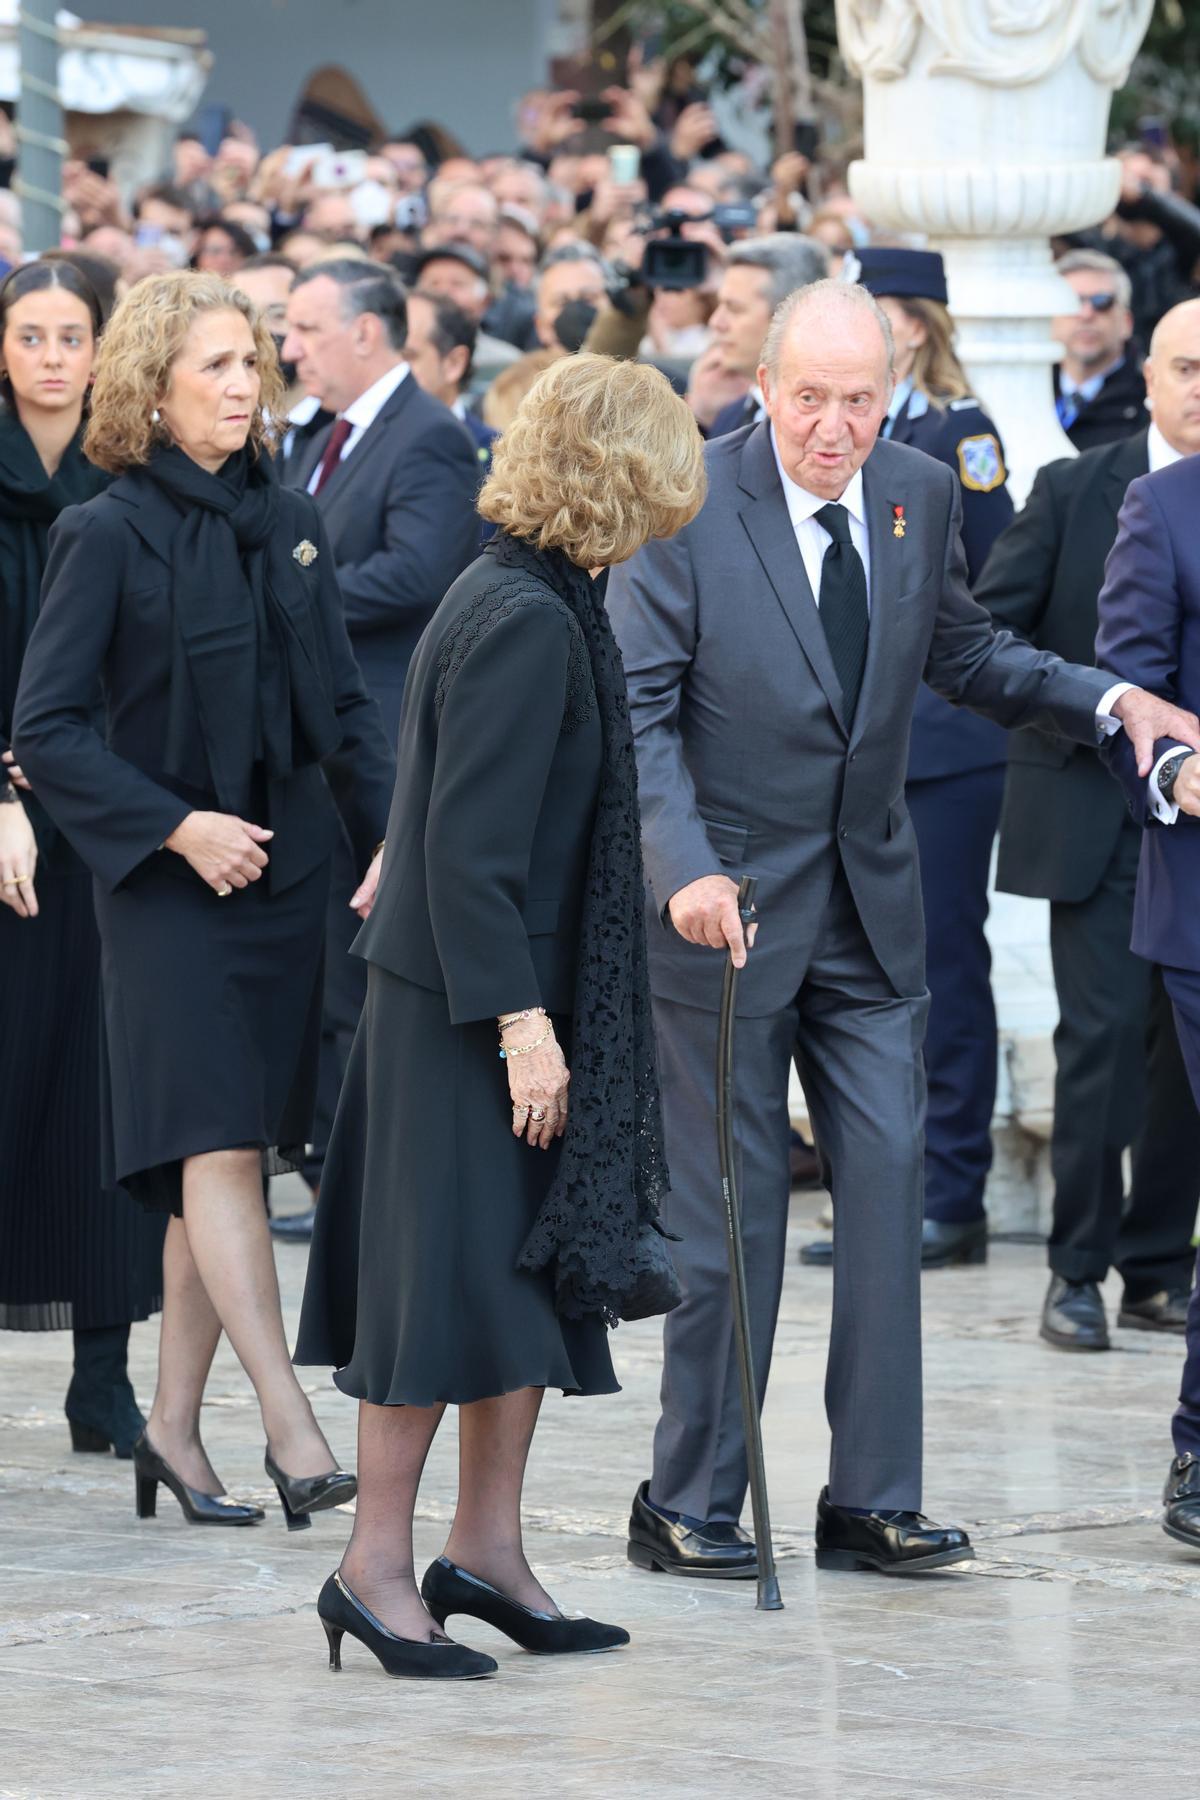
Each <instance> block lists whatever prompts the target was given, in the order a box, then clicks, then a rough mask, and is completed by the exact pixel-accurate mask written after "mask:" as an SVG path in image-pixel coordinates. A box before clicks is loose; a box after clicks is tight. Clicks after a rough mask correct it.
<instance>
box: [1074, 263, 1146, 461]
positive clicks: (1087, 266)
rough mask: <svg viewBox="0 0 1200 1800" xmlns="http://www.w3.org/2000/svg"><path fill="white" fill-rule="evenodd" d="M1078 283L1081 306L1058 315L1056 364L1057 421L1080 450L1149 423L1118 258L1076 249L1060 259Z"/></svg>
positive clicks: (1127, 292)
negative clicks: (1058, 355)
mask: <svg viewBox="0 0 1200 1800" xmlns="http://www.w3.org/2000/svg"><path fill="white" fill-rule="evenodd" d="M1054 267H1055V269H1056V271H1057V272H1058V274H1060V275H1061V276H1062V277H1063V279H1064V280H1065V281H1066V283H1067V286H1068V287H1070V288H1073V289H1074V291H1075V295H1076V297H1077V299H1078V301H1079V307H1078V310H1077V311H1076V312H1072V313H1064V314H1062V316H1061V317H1059V318H1057V319H1055V321H1054V335H1055V337H1056V338H1057V339H1058V341H1059V343H1060V344H1061V345H1062V346H1063V354H1062V361H1061V362H1059V363H1056V364H1055V365H1054V406H1055V410H1056V411H1057V413H1058V422H1059V424H1060V425H1061V426H1062V428H1063V430H1064V431H1065V432H1066V434H1067V436H1068V437H1069V438H1070V440H1071V442H1072V443H1073V444H1074V446H1075V448H1076V449H1077V450H1094V449H1096V447H1097V445H1099V444H1111V443H1114V442H1115V441H1116V440H1117V439H1118V438H1124V437H1131V436H1132V435H1133V434H1134V433H1135V432H1140V431H1141V430H1142V428H1143V427H1144V425H1145V423H1146V384H1145V381H1144V380H1143V378H1142V371H1141V366H1140V362H1139V356H1138V350H1137V346H1136V345H1135V343H1134V338H1133V314H1132V312H1131V311H1130V309H1129V302H1130V296H1131V294H1132V292H1133V289H1132V286H1131V284H1130V280H1129V277H1128V275H1127V274H1126V273H1125V271H1124V269H1123V268H1122V267H1121V265H1120V263H1119V262H1118V261H1117V260H1116V258H1115V257H1112V256H1105V255H1104V254H1103V252H1102V251H1099V250H1070V251H1068V252H1067V254H1066V256H1063V257H1060V258H1059V260H1058V262H1057V263H1055V265H1054Z"/></svg>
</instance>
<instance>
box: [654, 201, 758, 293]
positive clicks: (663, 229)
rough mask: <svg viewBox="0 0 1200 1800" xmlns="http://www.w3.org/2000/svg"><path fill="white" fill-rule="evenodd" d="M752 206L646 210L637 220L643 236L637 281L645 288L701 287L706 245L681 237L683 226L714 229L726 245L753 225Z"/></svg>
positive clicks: (706, 265)
mask: <svg viewBox="0 0 1200 1800" xmlns="http://www.w3.org/2000/svg"><path fill="white" fill-rule="evenodd" d="M755 218H756V215H755V211H754V208H753V207H752V206H749V205H743V206H714V207H713V209H712V211H711V212H710V213H701V214H696V213H685V212H675V211H670V212H664V211H662V209H661V208H658V207H655V208H653V209H647V210H645V211H643V212H642V213H640V214H639V216H638V229H639V230H640V231H643V232H645V234H646V249H645V252H644V254H643V256H642V267H641V275H640V279H641V282H642V284H643V286H645V287H648V288H673V289H675V290H676V291H680V290H683V289H686V288H698V287H703V285H704V283H705V281H706V280H707V279H708V245H707V244H695V243H693V242H692V241H691V239H690V238H686V237H684V235H683V228H684V226H685V225H700V224H705V225H708V224H711V225H715V226H716V228H717V230H718V231H719V232H720V234H721V236H722V238H723V239H724V241H725V242H726V243H727V244H731V243H733V241H734V239H735V238H737V237H739V236H741V234H742V233H743V232H746V231H752V230H753V229H754V224H755Z"/></svg>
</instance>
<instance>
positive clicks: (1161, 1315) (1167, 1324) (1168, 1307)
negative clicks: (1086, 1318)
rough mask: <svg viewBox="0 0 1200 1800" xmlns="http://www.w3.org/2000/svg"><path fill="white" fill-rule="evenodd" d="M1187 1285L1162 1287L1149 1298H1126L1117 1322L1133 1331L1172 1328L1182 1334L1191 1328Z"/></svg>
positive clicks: (1168, 1329)
mask: <svg viewBox="0 0 1200 1800" xmlns="http://www.w3.org/2000/svg"><path fill="white" fill-rule="evenodd" d="M1190 1299H1191V1293H1190V1291H1189V1290H1188V1289H1187V1288H1175V1289H1174V1290H1171V1289H1168V1288H1162V1289H1160V1291H1159V1292H1158V1293H1157V1294H1149V1295H1148V1296H1147V1297H1146V1299H1145V1300H1122V1302H1121V1310H1120V1312H1119V1313H1118V1314H1117V1324H1118V1325H1123V1326H1124V1327H1125V1328H1126V1330H1130V1331H1168V1332H1173V1333H1174V1334H1175V1336H1176V1337H1182V1336H1183V1334H1184V1332H1185V1331H1186V1330H1187V1311H1188V1301H1189V1300H1190Z"/></svg>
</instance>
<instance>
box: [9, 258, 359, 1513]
mask: <svg viewBox="0 0 1200 1800" xmlns="http://www.w3.org/2000/svg"><path fill="white" fill-rule="evenodd" d="M280 392H281V381H280V376H279V370H278V365H277V361H276V355H275V348H274V344H273V343H272V340H271V337H270V335H269V333H268V332H267V330H266V328H265V327H264V325H263V324H262V323H261V321H260V320H259V319H258V317H257V315H256V314H255V312H254V309H253V307H252V305H251V303H250V301H249V300H248V299H246V298H245V296H244V295H242V294H239V293H238V292H236V291H235V290H234V289H233V288H231V287H229V286H227V284H226V283H225V282H224V281H222V280H221V279H220V278H219V277H217V276H214V275H203V274H196V273H191V272H188V271H181V272H179V273H176V274H171V275H161V276H155V277H152V278H150V279H148V280H146V281H142V282H139V283H138V285H137V286H136V287H135V288H134V289H133V290H132V291H131V292H130V294H129V295H128V296H127V297H126V299H125V300H123V301H122V302H121V304H120V306H119V307H118V308H117V310H116V312H115V313H114V314H113V317H112V320H111V322H110V324H109V326H108V330H107V332H106V334H105V337H104V339H103V342H102V345H101V349H100V354H99V357H98V360H97V366H96V380H95V385H94V389H93V399H92V409H91V417H90V421H89V424H88V429H87V436H86V440H85V448H86V450H87V452H88V454H89V455H90V457H91V458H92V460H93V462H95V463H97V464H99V466H100V467H101V468H102V469H105V470H107V471H109V472H110V473H111V474H113V475H115V476H116V477H117V479H116V480H115V481H114V482H113V483H112V485H111V487H109V489H108V490H107V492H106V493H102V494H100V495H98V496H97V497H96V498H95V499H93V500H90V501H89V502H88V503H87V504H86V505H82V506H73V507H68V508H67V509H66V510H65V511H64V512H63V513H62V515H61V517H60V518H59V520H58V523H57V524H56V525H55V526H54V528H53V530H52V531H51V533H50V555H49V561H48V565H47V570H46V579H45V585H44V589H43V596H42V607H41V613H40V616H39V619H38V622H37V625H36V627H35V629H34V632H33V635H32V638H31V639H30V643H29V648H28V651H27V654H26V657H25V664H24V669H23V671H22V676H21V684H20V689H19V691H18V694H17V700H16V711H15V720H14V726H13V748H14V751H15V753H16V756H17V759H18V762H19V764H20V766H21V768H22V769H23V770H24V772H25V774H26V776H27V777H28V779H29V781H30V782H31V784H32V786H33V789H34V791H35V793H36V794H37V795H38V798H39V800H40V801H41V803H42V804H43V805H44V807H45V808H46V811H47V812H48V814H49V815H50V817H51V819H52V820H53V821H54V823H55V825H56V826H57V827H58V829H59V830H60V831H61V832H62V833H63V835H64V836H65V837H66V839H67V840H68V842H69V843H70V844H71V845H72V846H73V848H74V849H75V850H76V851H77V852H78V854H79V855H80V856H81V857H82V859H83V861H84V862H85V863H86V864H87V865H88V867H89V868H90V869H91V871H92V875H93V877H94V894H95V903H96V918H97V923H98V925H99V928H100V940H101V950H102V988H103V1000H104V1017H105V1032H104V1043H103V1053H104V1060H105V1064H106V1068H105V1076H106V1079H105V1081H104V1093H105V1096H106V1115H107V1116H106V1119H105V1130H104V1136H105V1138H106V1140H107V1143H108V1145H109V1148H110V1155H111V1161H112V1168H111V1174H112V1175H113V1177H114V1178H115V1179H116V1180H117V1181H118V1182H119V1183H120V1184H121V1185H122V1186H123V1187H124V1188H126V1189H127V1190H128V1192H129V1193H130V1194H132V1195H133V1196H134V1198H135V1199H137V1200H139V1201H141V1202H143V1203H144V1204H145V1205H146V1206H148V1207H150V1208H152V1209H155V1210H156V1211H158V1212H159V1213H160V1214H164V1213H165V1214H169V1215H170V1222H169V1224H168V1226H167V1234H166V1248H165V1252H164V1258H163V1322H162V1336H161V1340H160V1350H159V1379H158V1389H157V1392H156V1394H155V1399H154V1405H153V1408H152V1410H151V1413H150V1418H149V1421H148V1423H147V1428H146V1431H145V1433H144V1434H143V1436H142V1437H141V1438H139V1440H138V1442H137V1443H136V1444H135V1446H134V1452H133V1455H134V1468H135V1473H136V1478H137V1506H138V1513H139V1515H140V1516H142V1517H147V1516H151V1515H153V1513H154V1510H155V1500H156V1496H157V1490H158V1485H159V1484H160V1483H162V1484H164V1485H165V1486H166V1487H167V1488H168V1489H169V1490H170V1491H171V1492H172V1493H173V1494H174V1495H175V1496H176V1498H177V1499H178V1501H179V1503H180V1506H181V1507H182V1509H183V1512H184V1515H185V1517H186V1518H187V1519H188V1520H190V1521H192V1522H194V1523H205V1524H216V1525H244V1524H250V1523H254V1522H256V1521H257V1520H259V1519H261V1518H262V1516H263V1515H262V1513H261V1512H260V1510H259V1509H258V1508H257V1507H255V1506H248V1505H238V1504H236V1503H235V1502H233V1501H232V1500H230V1498H229V1497H228V1496H227V1495H226V1494H225V1492H224V1489H223V1488H222V1486H221V1483H220V1482H219V1481H218V1479H217V1476H216V1474H215V1472H214V1470H213V1468H212V1465H211V1464H210V1462H209V1460H208V1457H207V1455H206V1454H205V1451H204V1446H203V1443H202V1441H201V1436H200V1406H201V1400H202V1398H203V1393H204V1384H205V1380H206V1378H207V1375H208V1370H209V1365H210V1364H211V1362H212V1358H213V1353H214V1351H215V1350H216V1346H217V1340H218V1338H219V1337H220V1334H221V1331H222V1329H224V1330H225V1331H226V1332H227V1333H228V1336H229V1339H230V1342H231V1343H232V1345H233V1347H234V1350H235V1351H236V1352H237V1355H238V1358H239V1360H240V1361H241V1364H242V1366H243V1368H244V1369H245V1370H246V1373H247V1374H248V1375H249V1377H250V1379H251V1381H252V1382H253V1384H254V1387H255V1390H256V1392H257V1395H258V1400H259V1404H260V1407H261V1411H262V1418H263V1424H264V1427H265V1430H266V1437H267V1459H266V1466H267V1472H268V1474H269V1475H270V1476H271V1478H272V1479H273V1480H274V1481H275V1483H276V1486H277V1487H278V1489H279V1493H280V1497H281V1499H282V1501H283V1504H284V1507H285V1511H286V1513H287V1519H288V1523H289V1526H291V1525H293V1524H296V1523H302V1524H307V1523H308V1515H309V1514H310V1513H311V1512H315V1511H318V1510H320V1509H321V1508H322V1507H327V1506H332V1505H336V1504H337V1502H338V1501H340V1500H344V1499H346V1498H348V1497H349V1496H350V1495H351V1494H352V1493H353V1491H354V1478H353V1476H351V1475H347V1474H345V1473H343V1472H342V1471H341V1470H340V1469H338V1468H336V1467H335V1465H334V1459H333V1456H332V1454H331V1452H330V1449H329V1446H328V1444H327V1443H326V1442H325V1439H324V1437H323V1436H322V1434H321V1432H320V1430H319V1428H318V1426H317V1423H316V1420H315V1419H314V1417H313V1414H312V1409H311V1407H310V1406H309V1403H308V1400H307V1399H306V1397H305V1395H304V1393H303V1391H302V1390H301V1388H300V1386H299V1384H298V1382H297V1381H296V1378H295V1374H294V1372H293V1370H292V1367H291V1364H290V1362H289V1359H288V1352H287V1344H286V1341H285V1338H284V1333H283V1322H282V1318H281V1315H280V1306H279V1291H278V1287H277V1285H276V1280H275V1267H274V1262H273V1260H272V1255H271V1246H270V1239H269V1237H268V1234H267V1220H266V1212H265V1209H264V1206H263V1190H262V1172H263V1167H264V1157H278V1158H281V1159H283V1160H285V1161H290V1160H293V1159H294V1158H295V1157H296V1155H297V1154H298V1152H299V1150H300V1149H301V1148H302V1146H303V1145H304V1142H305V1139H306V1137H307V1135H308V1130H309V1121H310V1116H311V1109H312V1098H313V1088H314V1082H315V1075H316V1057H317V1048H318V1022H319V1017H320V1001H321V968H322V946H323V941H324V917H325V897H326V890H327V887H328V883H329V869H330V858H331V853H332V847H333V843H334V840H335V835H336V833H337V830H338V814H339V813H340V815H341V821H342V823H343V824H344V826H345V828H346V830H347V832H348V834H349V837H350V840H351V842H352V843H353V845H354V847H355V849H356V851H357V853H358V857H359V863H360V867H361V868H362V869H363V870H364V871H368V866H369V865H371V866H374V864H375V862H377V858H374V852H375V850H376V849H377V847H378V845H379V841H380V839H381V838H382V836H383V828H384V824H385V820H386V812H387V804H388V796H389V793H390V789H391V772H392V759H391V756H390V754H389V751H388V747H387V741H386V738H385V736H384V733H383V728H382V725H381V724H380V721H379V716H378V711H377V708H376V706H375V703H374V702H373V701H372V700H370V699H368V697H367V695H366V693H365V691H364V689H363V686H362V682H361V679H360V677H359V673H358V669H357V667H356V665H355V663H354V659H353V657H352V655H351V652H350V646H349V643H348V641H347V638H346V632H345V626H344V623H343V619H342V608H341V598H340V595H339V593H338V588H337V582H336V579H335V577H334V572H333V566H332V559H331V557H330V555H329V552H328V549H327V547H326V545H325V541H324V538H323V535H322V532H321V527H320V523H319V520H318V515H317V512H316V509H315V508H314V506H313V504H312V502H311V501H310V500H309V499H308V498H307V497H306V496H305V495H301V494H294V493H287V492H283V491H281V490H280V488H279V486H278V484H277V482H276V480H275V477H274V473H273V469H272V466H271V461H270V457H269V455H268V454H267V447H268V440H269V437H270V423H269V420H270V418H271V417H272V416H274V417H278V416H279V404H278V401H279V395H280ZM101 692H102V693H103V696H104V707H105V712H106V715H107V717H106V720H105V722H104V730H103V732H101V730H99V729H98V728H97V720H96V717H95V712H94V708H95V702H96V697H97V695H98V694H99V693H101ZM331 790H332V794H331ZM364 904H365V902H364Z"/></svg>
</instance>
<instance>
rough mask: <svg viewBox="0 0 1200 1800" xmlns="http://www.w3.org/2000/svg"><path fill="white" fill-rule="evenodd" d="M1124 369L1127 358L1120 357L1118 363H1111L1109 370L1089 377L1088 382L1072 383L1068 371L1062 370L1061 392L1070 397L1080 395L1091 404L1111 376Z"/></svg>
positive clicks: (1059, 378)
mask: <svg viewBox="0 0 1200 1800" xmlns="http://www.w3.org/2000/svg"><path fill="white" fill-rule="evenodd" d="M1124 367H1125V358H1124V357H1123V356H1118V358H1117V360H1116V362H1114V363H1109V365H1108V367H1107V369H1101V371H1100V373H1099V374H1098V375H1089V376H1088V378H1087V380H1086V381H1072V379H1071V377H1070V376H1069V375H1068V374H1067V372H1066V370H1065V369H1060V370H1059V372H1058V386H1059V391H1060V393H1064V394H1066V395H1067V396H1068V397H1071V396H1074V395H1078V396H1079V398H1080V399H1081V400H1087V401H1089V402H1090V401H1092V400H1094V399H1095V398H1096V395H1097V394H1098V393H1099V392H1100V389H1101V388H1102V387H1103V386H1104V384H1105V382H1106V381H1107V380H1108V378H1109V376H1110V375H1115V374H1116V372H1117V370H1118V369H1123V368H1124Z"/></svg>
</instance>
